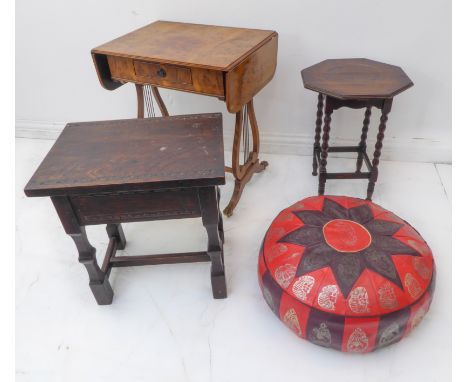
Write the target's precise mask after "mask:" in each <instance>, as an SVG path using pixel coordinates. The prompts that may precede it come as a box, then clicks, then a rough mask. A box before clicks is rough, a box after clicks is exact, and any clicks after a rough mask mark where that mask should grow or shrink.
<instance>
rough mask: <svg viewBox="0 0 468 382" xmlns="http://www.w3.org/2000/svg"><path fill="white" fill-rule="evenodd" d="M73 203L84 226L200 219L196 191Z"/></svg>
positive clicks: (92, 197) (103, 197)
mask: <svg viewBox="0 0 468 382" xmlns="http://www.w3.org/2000/svg"><path fill="white" fill-rule="evenodd" d="M70 202H71V204H72V206H73V210H74V211H75V213H76V215H77V217H78V219H79V221H80V223H81V224H82V225H93V224H107V223H128V222H138V221H150V220H165V219H178V218H180V219H181V218H192V217H199V216H200V207H199V204H198V192H197V189H195V188H192V189H178V190H161V191H141V192H128V193H116V194H97V195H86V196H85V195H82V196H71V197H70Z"/></svg>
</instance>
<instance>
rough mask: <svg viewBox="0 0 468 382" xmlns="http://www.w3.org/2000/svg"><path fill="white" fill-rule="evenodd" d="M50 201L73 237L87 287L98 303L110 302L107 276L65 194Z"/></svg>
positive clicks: (66, 229) (110, 289)
mask: <svg viewBox="0 0 468 382" xmlns="http://www.w3.org/2000/svg"><path fill="white" fill-rule="evenodd" d="M51 199H52V202H53V204H54V206H55V209H56V210H57V213H58V215H59V218H60V220H61V222H62V225H63V228H64V229H65V232H66V233H67V234H68V235H69V236H70V237H71V238H72V239H73V241H74V242H75V245H76V248H77V250H78V260H79V262H80V263H81V264H83V265H84V266H85V268H86V270H87V271H88V275H89V287H90V288H91V291H92V292H93V295H94V298H95V299H96V302H97V303H98V304H99V305H109V304H111V303H112V298H113V297H114V292H113V290H112V287H111V285H110V283H109V279H108V276H107V275H106V273H104V272H103V271H102V270H101V268H100V267H99V266H98V264H97V261H96V248H94V247H93V246H92V245H91V244H90V243H89V241H88V237H87V235H86V229H85V227H84V226H81V225H80V224H79V222H78V219H77V217H76V215H75V213H74V211H73V208H72V206H71V204H70V201H69V199H68V198H67V197H66V196H53V197H52V198H51ZM108 232H109V231H108Z"/></svg>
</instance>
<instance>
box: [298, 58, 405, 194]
mask: <svg viewBox="0 0 468 382" xmlns="http://www.w3.org/2000/svg"><path fill="white" fill-rule="evenodd" d="M301 74H302V81H303V83H304V87H305V88H306V89H310V90H313V91H316V92H318V93H319V95H318V106H317V120H316V127H315V142H314V155H313V172H312V174H313V175H317V167H320V169H319V171H320V175H319V187H318V193H319V195H323V194H324V192H325V182H326V181H327V179H369V184H368V187H367V200H371V199H372V194H373V192H374V187H375V182H376V181H377V177H378V174H379V170H378V167H379V158H380V154H381V150H382V142H383V139H384V133H385V128H386V123H387V119H388V114H389V113H390V110H391V108H392V102H393V97H394V96H396V95H397V94H399V93H401V92H403V91H404V90H406V89H408V88H410V87H411V86H413V82H412V81H411V80H410V79H409V77H408V76H407V75H406V73H405V72H404V71H403V70H402V69H401V68H400V67H398V66H393V65H388V64H384V63H381V62H377V61H372V60H368V59H365V58H356V59H336V60H325V61H322V62H320V63H318V64H316V65H313V66H311V67H309V68H306V69H304V70H302V72H301ZM324 98H325V116H324V115H323V106H324ZM341 107H350V108H352V109H363V108H365V109H366V111H365V114H364V122H363V127H362V132H361V140H360V142H359V144H358V146H342V147H329V146H328V140H329V138H330V123H331V115H332V113H333V111H334V110H337V109H339V108H341ZM372 107H375V108H377V109H380V110H381V111H382V115H381V117H380V124H379V129H378V134H377V142H376V144H375V151H374V157H373V159H372V162H371V161H370V159H369V156H368V155H367V144H366V141H367V132H368V129H369V122H370V116H371V109H372ZM322 117H323V134H322ZM320 138H322V145H321V146H320ZM329 152H356V153H357V163H356V172H348V173H344V172H338V173H329V172H327V157H328V153H329ZM363 161H364V162H365V164H366V167H367V169H368V171H367V172H361V168H362V164H363Z"/></svg>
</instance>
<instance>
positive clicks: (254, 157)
mask: <svg viewBox="0 0 468 382" xmlns="http://www.w3.org/2000/svg"><path fill="white" fill-rule="evenodd" d="M244 107H246V108H247V116H248V120H249V122H250V123H249V126H250V130H251V132H252V151H251V152H250V153H249V155H248V156H247V160H246V161H244V164H240V163H239V154H240V149H241V137H242V131H243V130H244V131H245V132H246V133H247V134H248V129H244V126H245V124H244V119H245V118H244V114H245V113H244V111H243V110H240V111H238V112H237V113H236V126H235V131H234V141H233V146H232V168H226V170H227V171H230V172H232V174H233V175H234V179H235V184H234V191H233V193H232V196H231V200H230V201H229V204H228V205H227V206H226V208H225V209H224V214H225V215H226V216H231V215H232V213H233V211H234V208H236V206H237V203H239V200H240V198H241V195H242V191H243V190H244V187H245V185H246V184H247V183H248V182H249V181H250V179H251V178H252V176H253V174H255V173H258V172H261V171H263V170H265V168H266V167H267V166H268V162H266V161H262V162H260V161H259V159H258V153H259V150H260V134H259V131H258V125H257V119H256V118H255V110H254V106H253V100H250V101H249V102H248V103H247V105H245V106H244ZM245 122H247V121H245ZM244 146H245V145H244ZM244 149H245V148H244Z"/></svg>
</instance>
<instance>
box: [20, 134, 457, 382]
mask: <svg viewBox="0 0 468 382" xmlns="http://www.w3.org/2000/svg"><path fill="white" fill-rule="evenodd" d="M52 143H53V142H52V141H46V140H29V139H17V149H16V156H17V159H16V173H17V178H16V191H17V197H16V215H17V219H16V368H17V381H19V382H25V381H34V382H40V381H47V382H54V381H60V382H62V381H67V382H68V381H89V382H94V381H113V382H117V381H132V382H134V381H161V382H163V381H164V382H169V381H200V382H208V381H216V382H217V381H236V382H238V381H282V382H286V381H295V382H296V381H297V382H299V381H340V382H341V381H345V382H346V381H359V382H366V381H379V382H385V381H392V382H394V381H398V382H400V381H411V382H415V381H441V382H445V381H449V380H450V367H451V261H452V256H451V195H450V193H451V166H449V165H434V164H430V163H403V162H382V163H381V166H380V179H379V182H378V183H377V186H376V190H375V194H374V201H375V202H376V203H379V204H381V205H382V206H384V207H386V208H388V209H391V210H393V211H394V212H395V213H397V214H398V215H400V216H401V217H402V218H404V219H406V220H408V221H409V222H410V223H412V224H413V225H414V226H415V227H416V228H417V229H418V231H419V232H420V233H421V234H422V235H423V236H424V237H425V238H426V240H427V242H428V243H429V245H430V246H431V248H432V250H433V252H434V256H435V260H436V264H437V267H438V274H437V277H438V279H437V287H436V292H435V296H434V302H433V305H432V307H431V310H430V312H429V313H428V315H427V316H426V318H425V320H424V321H423V323H422V324H421V325H420V326H419V327H418V328H417V329H416V330H415V331H414V332H413V333H412V334H411V335H410V336H409V337H408V338H406V339H405V340H403V341H402V342H400V343H398V344H396V345H393V346H390V347H388V348H385V349H382V350H379V351H377V352H374V353H371V354H367V355H350V354H342V353H339V352H336V351H334V350H327V349H324V348H321V347H318V346H315V345H313V344H311V343H309V342H307V341H304V340H301V339H299V338H297V337H296V336H295V335H294V334H293V333H292V332H291V331H290V330H289V329H287V328H286V327H285V326H284V325H283V324H282V323H281V322H280V321H279V320H278V319H277V318H276V317H275V316H274V315H273V314H272V312H271V311H270V310H269V308H268V307H267V305H266V303H265V302H264V301H263V299H262V296H261V293H260V290H259V287H258V282H257V274H256V272H257V255H258V250H259V246H260V243H261V240H262V237H263V235H264V233H265V230H266V229H267V228H268V225H269V224H270V222H271V220H272V219H273V218H274V217H275V216H276V214H277V213H278V212H279V211H280V210H281V209H283V208H284V207H286V206H288V205H289V204H292V203H293V202H295V201H296V200H298V199H300V198H303V197H305V196H309V195H315V194H316V192H317V178H316V177H312V176H311V158H310V157H304V156H302V157H301V156H280V155H263V156H262V159H266V160H268V161H269V162H270V166H269V167H268V169H267V171H266V172H264V173H263V174H260V175H257V176H255V177H254V178H253V180H252V182H251V183H250V184H249V185H248V186H247V187H246V189H245V191H244V195H243V197H242V199H241V201H240V203H239V205H238V207H237V209H236V211H235V214H234V216H233V217H231V218H229V219H225V233H226V244H225V257H226V270H227V280H228V298H227V299H225V300H214V299H213V298H212V297H211V289H210V281H209V265H208V264H207V263H200V264H177V265H167V266H152V267H135V268H120V269H115V270H114V271H113V272H112V275H111V283H112V285H113V287H114V292H115V296H114V302H113V304H112V305H110V306H98V305H96V303H95V301H94V298H93V296H92V294H91V292H90V290H89V288H88V285H87V283H88V281H87V274H86V271H85V269H84V267H83V266H82V265H80V264H79V263H78V261H77V253H76V250H75V247H74V244H73V242H72V240H71V239H70V238H69V237H68V236H66V235H65V233H64V232H63V229H62V227H61V225H60V222H59V220H58V218H57V216H56V213H55V210H54V208H53V206H52V204H51V202H50V200H48V199H47V198H26V197H25V196H24V194H23V192H22V189H23V187H24V186H25V184H26V182H27V181H28V180H29V177H30V176H31V175H32V173H33V171H34V170H35V169H36V167H37V166H38V164H39V163H40V161H41V160H42V158H43V157H44V155H45V154H46V153H47V151H48V149H49V148H50V147H51V145H52ZM353 165H354V162H353V161H352V160H349V159H336V158H335V159H333V158H332V159H331V160H330V161H329V166H330V167H329V168H330V170H332V169H333V168H334V167H336V168H343V167H348V168H350V169H352V168H353ZM365 187H366V184H365V182H364V181H329V182H328V184H327V188H326V191H327V193H328V194H344V195H350V196H357V197H363V196H364V195H365ZM232 188H233V182H232V179H231V177H229V176H228V181H227V184H226V186H224V187H222V205H223V206H225V205H226V204H227V201H228V200H229V197H230V195H231V190H232ZM124 230H125V233H126V236H127V240H128V245H127V248H126V249H125V251H124V252H126V253H129V254H150V253H158V252H171V251H174V252H179V251H194V250H197V248H198V250H204V249H205V240H206V236H205V232H204V230H203V227H202V225H201V222H200V221H199V219H187V220H179V221H168V222H151V223H136V224H124ZM88 232H89V236H90V240H91V242H92V243H93V244H94V246H95V247H96V248H97V250H98V253H99V256H100V257H102V253H103V251H105V248H106V245H107V237H106V234H105V230H104V227H102V226H97V227H91V229H89V230H88Z"/></svg>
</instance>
